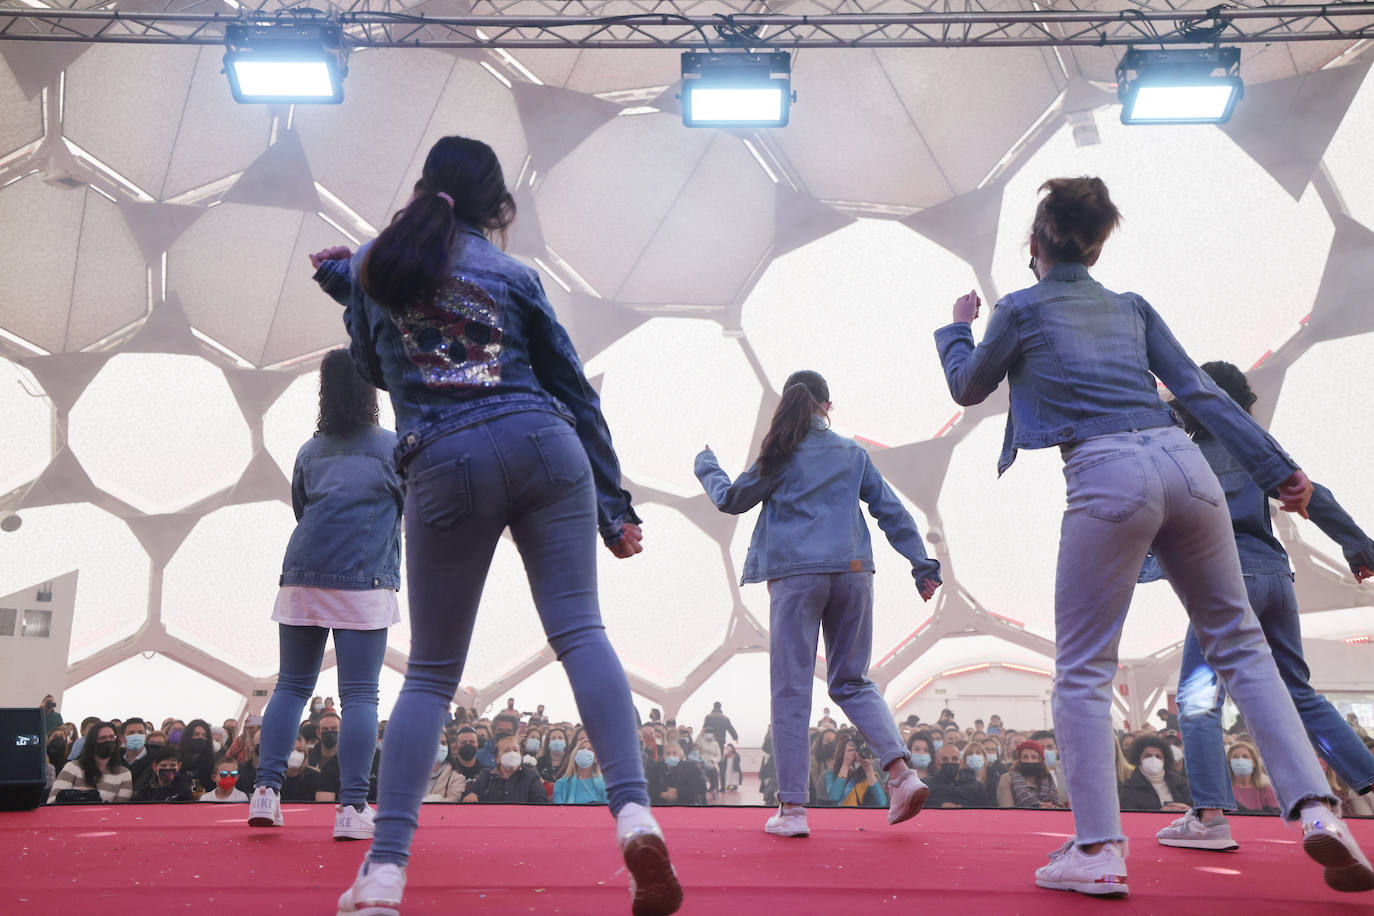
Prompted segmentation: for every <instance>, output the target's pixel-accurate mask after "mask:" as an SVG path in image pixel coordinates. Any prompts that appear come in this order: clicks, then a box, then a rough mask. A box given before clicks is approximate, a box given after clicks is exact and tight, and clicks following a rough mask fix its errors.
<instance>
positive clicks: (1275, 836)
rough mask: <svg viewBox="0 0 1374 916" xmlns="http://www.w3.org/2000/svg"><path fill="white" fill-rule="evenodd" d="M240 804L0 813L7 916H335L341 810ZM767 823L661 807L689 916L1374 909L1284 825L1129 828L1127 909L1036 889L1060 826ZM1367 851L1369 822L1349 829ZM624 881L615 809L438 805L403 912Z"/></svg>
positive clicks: (348, 871)
mask: <svg viewBox="0 0 1374 916" xmlns="http://www.w3.org/2000/svg"><path fill="white" fill-rule="evenodd" d="M246 809H247V806H246V805H210V804H193V805H120V806H112V807H68V808H49V809H43V810H39V811H33V812H27V813H17V814H3V815H0V856H2V857H3V858H2V859H0V861H3V862H4V864H5V867H4V868H3V870H0V914H5V916H24V914H34V916H59V914H68V913H70V914H82V916H89V914H91V913H105V914H123V913H137V914H139V916H146V914H151V913H174V912H185V913H194V914H197V916H199V914H205V913H215V914H234V916H256V914H259V913H291V914H296V916H313V914H326V916H328V914H332V913H334V900H335V898H336V896H337V895H338V893H339V892H340V891H341V890H342V889H343V888H344V887H346V886H347V885H348V884H349V883H350V881H351V878H352V876H353V873H354V871H355V870H356V868H357V866H358V863H359V862H360V861H361V860H362V856H363V853H364V851H365V850H366V848H367V844H366V843H344V842H334V841H332V840H331V839H330V837H329V832H330V828H331V826H332V824H333V809H332V808H330V807H328V806H324V805H289V806H287V808H286V818H287V826H286V827H285V828H284V829H276V830H257V829H253V828H250V827H248V826H246V825H245V824H244V818H246V816H247V811H246ZM767 815H768V812H767V811H766V810H764V809H759V808H679V809H673V808H669V809H661V810H660V811H659V817H660V820H661V822H662V824H663V826H664V829H665V831H666V832H667V835H668V840H669V844H670V846H671V848H672V851H673V854H674V859H675V862H676V865H677V869H678V874H679V875H680V877H681V878H682V883H683V885H684V886H685V887H686V890H687V900H686V903H685V904H684V906H683V908H682V911H681V912H682V913H684V914H704V916H810V914H815V916H849V914H867V913H883V912H888V913H894V914H895V913H932V912H935V911H936V908H937V907H940V908H945V909H944V912H946V913H951V914H965V913H996V914H998V916H1012V914H1017V913H1022V914H1050V913H1056V914H1057V913H1076V912H1082V913H1086V912H1089V911H1091V912H1094V913H1119V914H1125V913H1159V914H1164V916H1181V914H1188V913H1198V914H1203V913H1205V914H1216V913H1241V914H1246V916H1252V914H1263V913H1281V914H1284V916H1298V914H1308V913H1310V914H1323V916H1338V914H1355V913H1360V914H1364V916H1369V914H1371V913H1374V893H1370V894H1337V893H1335V892H1333V891H1329V890H1327V888H1326V886H1325V885H1324V884H1322V882H1321V870H1320V868H1319V867H1318V866H1317V865H1316V864H1315V863H1313V862H1311V861H1309V860H1308V859H1307V858H1306V856H1304V855H1303V854H1302V852H1301V850H1300V848H1299V846H1298V839H1299V833H1298V831H1297V829H1296V828H1285V827H1284V826H1283V825H1282V824H1281V823H1280V822H1279V820H1278V819H1277V818H1235V819H1234V826H1235V832H1236V836H1237V839H1239V840H1240V841H1241V843H1242V848H1241V849H1240V851H1239V852H1235V853H1205V852H1191V851H1185V850H1180V849H1167V848H1164V847H1161V846H1159V845H1157V844H1156V843H1155V842H1154V839H1153V834H1154V831H1155V830H1157V829H1158V828H1159V827H1161V826H1163V825H1164V824H1165V823H1167V818H1166V817H1164V816H1163V815H1146V814H1134V815H1127V816H1126V831H1127V833H1128V834H1129V835H1130V837H1131V852H1132V854H1131V857H1130V870H1131V872H1130V884H1131V891H1132V893H1131V896H1130V897H1129V898H1128V899H1126V900H1125V901H1102V900H1093V899H1088V898H1083V897H1079V896H1077V895H1074V894H1066V893H1059V892H1054V891H1042V890H1039V889H1037V888H1036V887H1035V886H1034V883H1033V875H1032V872H1033V871H1034V869H1035V868H1036V867H1037V866H1038V865H1040V864H1042V863H1043V862H1044V861H1045V854H1046V853H1047V852H1049V851H1050V850H1051V849H1054V848H1055V847H1057V846H1058V845H1059V844H1060V843H1061V842H1062V841H1063V838H1064V837H1065V835H1066V831H1068V830H1069V824H1070V822H1069V818H1068V816H1067V815H1064V814H1060V813H1052V812H1046V813H1041V812H1033V811H928V812H924V813H922V814H921V815H920V816H919V817H918V818H917V819H916V820H914V821H912V822H910V823H907V824H903V825H900V826H898V827H888V826H887V823H886V820H885V812H882V811H841V810H837V809H819V810H813V811H812V813H811V826H812V830H813V831H814V832H813V833H812V835H811V838H810V839H807V840H783V839H778V838H774V837H770V836H767V835H765V834H764V833H763V832H762V830H761V829H760V828H761V827H762V824H763V820H764V818H765V817H767ZM1354 830H1355V833H1356V836H1358V837H1359V838H1360V840H1361V842H1362V843H1363V844H1364V847H1365V849H1366V850H1374V822H1370V821H1356V822H1354ZM626 888H627V881H626V875H625V873H624V872H623V871H622V870H621V868H620V862H619V859H618V857H617V856H616V853H615V849H614V846H613V843H612V839H611V823H610V818H609V817H608V816H607V814H606V810H605V809H604V808H594V809H593V808H553V807H550V808H520V807H504V806H477V805H426V806H425V808H424V811H423V813H422V815H421V828H420V832H419V834H418V837H417V842H416V848H415V858H414V859H413V860H412V862H411V866H410V870H409V886H408V888H407V892H406V905H405V908H404V910H403V912H405V913H407V914H419V913H425V914H469V913H489V914H502V916H504V914H513V913H566V914H607V913H608V914H618V913H626V914H628V912H629V896H628V893H627V890H626Z"/></svg>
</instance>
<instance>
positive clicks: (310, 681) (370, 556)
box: [248, 350, 401, 840]
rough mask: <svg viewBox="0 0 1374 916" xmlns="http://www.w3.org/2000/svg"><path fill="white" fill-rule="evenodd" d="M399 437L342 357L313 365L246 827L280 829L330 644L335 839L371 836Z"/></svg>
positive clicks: (395, 572) (397, 546) (397, 518)
mask: <svg viewBox="0 0 1374 916" xmlns="http://www.w3.org/2000/svg"><path fill="white" fill-rule="evenodd" d="M395 447H396V434H395V433H393V432H391V431H390V430H386V429H382V428H380V427H379V426H378V425H377V389H375V388H373V387H372V386H371V385H370V384H368V383H367V381H365V380H364V379H363V378H362V377H361V376H360V375H358V371H357V369H355V368H354V367H353V360H352V359H350V358H349V355H348V351H347V350H333V351H331V352H330V353H327V354H326V355H325V357H324V359H323V360H322V361H321V362H320V414H319V423H318V426H317V428H316V430H315V435H314V437H312V438H311V439H310V441H308V442H306V443H305V444H304V445H302V446H301V448H300V452H299V453H298V454H297V455H296V465H295V469H294V470H293V471H292V473H291V505H292V507H293V508H294V509H295V511H296V530H295V531H293V532H292V533H291V540H290V542H289V543H288V544H287V545H286V558H285V560H283V562H282V573H281V590H280V591H279V592H278V593H277V604H276V608H275V609H274V610H273V613H272V619H273V620H275V621H277V623H278V624H279V630H280V643H281V671H280V673H279V674H278V675H277V688H276V690H274V691H273V692H272V699H271V701H270V702H269V703H268V704H267V711H266V712H265V713H264V714H263V717H262V731H261V733H260V740H261V753H260V755H259V763H258V775H257V780H256V783H255V787H254V789H253V797H252V799H251V800H250V801H249V805H248V823H249V824H251V825H253V826H254V827H280V826H282V813H281V785H282V780H283V779H284V778H285V772H286V764H287V755H289V754H290V753H291V750H292V748H293V747H295V744H296V737H297V732H298V730H299V727H300V723H301V712H302V711H303V710H304V709H305V704H306V702H307V701H308V700H309V699H310V695H311V694H312V693H314V692H315V681H316V680H317V679H318V678H319V675H320V663H321V661H323V659H324V647H325V644H326V643H327V642H328V641H329V633H330V631H331V630H333V632H334V652H335V655H336V656H337V658H338V667H339V698H340V700H341V701H342V703H343V713H344V715H343V717H342V719H341V722H340V726H339V728H338V730H337V731H335V730H329V731H325V732H322V733H321V735H320V741H321V743H323V744H325V745H326V747H328V746H329V744H328V742H331V741H336V742H338V749H339V750H338V754H339V796H338V802H339V805H338V808H337V809H336V811H335V815H334V839H336V840H364V839H368V838H369V837H371V836H372V825H373V817H374V815H375V814H376V812H375V811H374V810H373V809H372V808H371V807H369V806H368V804H367V788H368V776H369V775H370V774H371V772H372V758H373V755H374V754H375V753H376V751H377V681H378V679H379V678H380V677H381V673H382V659H383V657H384V656H385V655H386V631H387V628H388V627H390V626H391V625H392V624H394V623H396V622H398V621H399V620H400V619H401V614H400V610H399V608H398V605H397V602H396V591H397V589H399V588H400V585H401V575H400V571H401V485H400V481H399V480H398V479H397V477H396V467H395V465H394V464H392V457H391V456H392V452H393V451H394V450H395Z"/></svg>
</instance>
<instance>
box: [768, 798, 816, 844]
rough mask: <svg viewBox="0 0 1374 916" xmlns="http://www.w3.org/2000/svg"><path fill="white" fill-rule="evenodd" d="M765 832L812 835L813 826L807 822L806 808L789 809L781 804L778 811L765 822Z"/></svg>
mask: <svg viewBox="0 0 1374 916" xmlns="http://www.w3.org/2000/svg"><path fill="white" fill-rule="evenodd" d="M763 832H764V833H771V834H773V836H795V837H805V836H810V835H811V828H810V827H809V826H808V825H807V823H806V809H805V808H802V807H796V808H793V809H792V810H790V811H789V810H787V808H785V807H783V806H782V805H779V806H778V813H777V814H775V815H773V816H772V817H770V818H769V819H768V820H767V822H765V823H764V825H763Z"/></svg>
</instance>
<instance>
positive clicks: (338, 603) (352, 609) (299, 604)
mask: <svg viewBox="0 0 1374 916" xmlns="http://www.w3.org/2000/svg"><path fill="white" fill-rule="evenodd" d="M272 619H273V620H274V621H276V622H277V623H284V624H286V625H287V626H293V627H327V628H329V629H334V630H385V629H386V628H387V627H389V626H391V625H392V624H394V623H399V622H400V620H401V607H400V605H399V604H398V603H397V601H396V593H395V592H394V591H392V590H391V589H389V588H363V589H348V588H315V587H314V586H309V585H283V586H282V587H281V588H280V589H278V590H277V603H276V606H275V607H274V608H272Z"/></svg>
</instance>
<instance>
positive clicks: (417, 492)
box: [311, 137, 682, 916]
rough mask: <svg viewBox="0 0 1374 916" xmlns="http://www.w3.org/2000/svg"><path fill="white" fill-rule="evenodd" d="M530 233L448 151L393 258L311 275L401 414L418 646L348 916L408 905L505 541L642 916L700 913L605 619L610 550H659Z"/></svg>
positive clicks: (400, 456)
mask: <svg viewBox="0 0 1374 916" xmlns="http://www.w3.org/2000/svg"><path fill="white" fill-rule="evenodd" d="M514 218H515V202H514V200H513V199H512V197H511V194H510V191H509V190H508V189H507V187H506V181H505V177H504V175H503V174H502V171H501V164H500V161H499V160H498V159H497V157H496V154H495V153H494V152H493V151H492V149H491V147H489V146H487V145H486V144H485V143H482V142H481V141H480V140H470V139H467V138H465V137H444V138H443V139H441V140H439V141H438V142H437V143H435V144H434V147H433V148H432V149H431V150H430V151H429V155H428V156H427V157H426V158H425V165H424V171H423V173H422V174H421V176H420V180H419V181H418V182H417V183H416V185H415V193H414V196H412V197H411V199H410V202H409V203H408V204H406V206H405V208H404V209H402V210H401V211H400V212H399V213H397V214H396V216H395V218H394V219H393V220H392V221H391V224H390V225H388V226H387V227H386V229H385V230H383V232H382V233H381V235H380V236H378V238H377V239H376V240H375V241H373V242H371V243H369V244H368V245H365V246H364V247H363V248H362V249H360V250H359V252H358V253H357V255H354V254H353V253H352V252H350V251H349V250H348V249H346V248H336V249H330V250H328V251H323V252H320V253H319V254H317V255H314V256H312V258H311V261H312V263H314V264H315V266H316V267H317V268H318V270H317V271H316V275H315V279H316V280H317V281H318V282H319V283H320V285H321V286H322V287H323V288H324V289H325V291H326V292H328V293H330V294H331V295H332V296H334V298H335V299H337V300H338V301H339V302H340V303H341V304H342V305H344V307H345V310H344V324H345V326H346V327H347V328H348V334H349V339H350V344H349V352H350V355H351V356H352V359H353V362H354V364H355V365H356V366H357V369H358V372H359V373H360V374H361V375H362V376H363V377H364V378H365V379H367V380H368V381H370V382H372V383H373V384H374V385H375V386H377V387H379V388H384V389H386V390H387V391H388V392H389V393H390V395H391V404H392V406H393V407H394V408H395V413H396V427H397V434H398V437H399V438H398V443H397V446H396V467H397V469H398V470H399V471H400V472H401V474H402V475H404V477H405V505H404V521H405V542H406V573H407V587H408V590H409V597H410V625H411V630H412V634H411V643H410V659H409V664H408V666H407V669H406V680H405V686H404V687H403V688H402V689H401V695H400V698H399V699H398V700H397V702H396V707H395V709H394V710H393V711H392V713H391V718H390V721H389V723H388V726H387V740H386V743H385V745H384V746H383V748H382V764H381V783H380V785H379V787H378V813H377V816H376V831H375V836H374V840H373V843H372V848H371V850H370V851H369V852H368V855H367V859H366V861H364V863H363V866H362V868H361V870H360V871H359V873H358V878H357V880H356V881H355V882H354V884H353V886H352V887H351V888H349V889H348V890H347V891H346V892H345V893H344V895H343V896H342V897H340V898H339V912H340V913H358V912H366V913H375V914H387V916H394V914H395V913H396V912H397V908H398V907H399V906H400V902H401V894H402V890H403V889H404V887H405V867H406V864H407V862H408V861H409V857H410V846H411V841H412V838H413V836H414V833H415V828H416V823H417V815H418V813H419V808H420V800H421V797H422V796H423V795H424V793H425V791H426V790H427V788H428V786H429V782H430V780H429V777H430V775H431V774H432V772H433V768H434V747H435V745H434V736H435V735H437V734H439V733H440V730H441V728H442V726H443V718H444V713H445V711H446V710H447V709H448V704H449V703H450V702H451V701H452V699H453V695H454V692H455V691H456V690H457V689H458V681H459V676H460V675H461V673H462V670H463V663H464V661H465V659H466V656H467V652H468V647H469V644H470V642H471V638H472V629H473V626H474V625H475V620H476V616H477V607H478V603H479V599H480V598H481V595H482V587H483V584H484V582H485V580H486V577H487V572H488V571H489V569H490V567H491V560H492V556H493V554H494V553H495V551H496V547H497V544H498V543H499V542H500V539H501V535H502V533H503V532H504V531H505V530H506V529H507V528H509V529H510V531H511V535H512V536H513V538H514V539H515V543H516V546H517V547H518V548H519V549H520V554H521V557H522V558H523V559H524V561H525V569H526V572H527V574H528V576H529V580H530V591H531V593H532V594H533V596H534V602H535V605H536V606H537V607H538V611H539V617H540V619H541V620H542V621H543V623H544V627H545V629H546V630H547V632H548V636H549V643H550V645H551V646H552V647H553V649H554V651H555V653H556V654H557V655H558V658H559V660H560V661H561V662H562V663H563V667H564V669H565V670H566V671H567V675H568V680H569V681H571V682H572V685H573V690H574V692H575V693H576V694H577V696H578V697H579V698H580V703H579V712H580V714H581V718H582V721H583V722H584V723H585V724H586V729H587V734H588V737H589V738H590V739H591V741H592V742H593V743H594V744H595V746H596V749H597V753H598V756H599V759H600V764H601V771H602V774H603V777H604V779H605V787H606V793H607V796H608V800H609V803H610V804H609V807H610V811H611V814H612V815H613V816H614V817H615V830H616V839H617V842H618V844H619V847H620V852H621V855H622V857H623V858H624V860H625V864H626V867H627V869H628V870H629V873H630V878H631V882H630V883H631V886H632V894H633V896H632V909H633V912H634V913H636V914H655V916H666V914H669V913H672V912H675V911H676V910H677V908H678V907H679V906H680V905H681V902H682V888H681V886H680V885H679V884H678V881H677V877H676V875H675V874H674V872H673V868H672V865H671V864H670V863H669V860H668V848H667V846H666V845H665V843H664V840H663V834H662V832H661V831H660V830H659V828H658V824H657V823H656V822H655V821H654V818H653V816H652V815H651V814H650V813H649V793H648V784H647V782H646V781H645V778H644V767H643V762H642V761H641V759H640V756H639V738H638V734H637V733H636V728H635V713H634V707H633V705H632V702H631V699H630V685H629V682H628V680H627V679H626V677H625V670H624V668H623V667H622V666H621V664H620V659H619V658H618V657H617V656H616V654H615V650H614V649H613V648H612V647H611V644H610V641H609V640H608V639H607V638H606V629H605V627H604V625H603V624H602V622H601V610H600V607H599V605H598V601H597V591H596V555H595V541H594V534H593V532H594V531H597V530H598V529H599V531H600V534H601V538H602V541H603V542H604V544H605V545H606V547H607V548H608V549H609V550H610V551H611V552H612V553H613V554H614V555H615V556H616V557H619V558H622V559H627V558H630V557H633V556H634V555H635V554H637V553H639V552H640V551H641V550H642V549H643V548H642V547H641V546H640V541H641V538H642V534H641V532H640V528H639V516H638V515H636V514H635V511H634V508H633V506H632V505H631V502H630V494H629V493H627V492H626V491H625V490H624V489H622V488H621V485H620V463H619V461H618V460H617V458H616V454H615V449H614V448H613V447H612V445H611V435H610V432H609V430H607V428H606V420H605V418H604V417H603V416H602V413H601V404H600V400H599V399H598V397H597V394H596V391H595V390H594V389H593V388H592V386H591V384H590V383H589V382H588V381H587V377H586V374H585V373H584V372H583V370H582V363H581V361H580V360H579V359H578V356H577V351H576V350H575V349H574V348H573V345H572V341H571V340H569V339H568V334H567V332H566V331H565V330H564V329H563V326H562V325H561V324H559V322H558V318H557V316H555V315H554V312H553V309H552V308H551V307H550V305H549V301H548V298H547V297H546V296H545V295H544V289H543V286H542V285H541V284H540V281H539V275H538V273H536V272H535V271H534V270H532V269H530V268H529V267H526V266H525V265H524V264H522V263H520V262H519V261H517V260H516V259H514V258H512V257H510V256H508V255H507V254H506V253H505V252H504V251H502V250H501V249H499V248H498V247H497V246H496V245H493V244H492V241H491V240H492V239H493V238H495V239H498V240H503V239H504V235H505V231H506V229H507V228H508V227H509V226H510V225H511V222H512V220H513V219H514Z"/></svg>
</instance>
